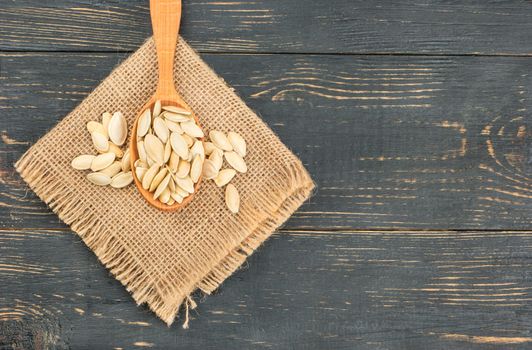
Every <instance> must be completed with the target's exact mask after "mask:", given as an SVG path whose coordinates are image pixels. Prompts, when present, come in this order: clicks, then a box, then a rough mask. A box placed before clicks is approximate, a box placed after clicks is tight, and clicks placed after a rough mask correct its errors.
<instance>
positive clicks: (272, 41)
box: [0, 0, 532, 55]
mask: <svg viewBox="0 0 532 350" xmlns="http://www.w3.org/2000/svg"><path fill="white" fill-rule="evenodd" d="M531 10H532V4H531V3H530V2H528V1H518V0H511V1H478V0H477V1H469V2H467V3H464V2H454V1H431V0H421V1H413V0H408V1H401V2H397V1H391V0H377V1H361V0H336V1H327V0H319V1H316V0H315V1H282V0H258V1H218V0H191V1H185V2H184V4H183V11H184V18H183V31H182V32H183V35H184V36H185V38H186V39H187V40H188V41H189V42H190V43H191V44H192V45H193V47H194V48H195V49H197V50H200V51H202V52H228V51H231V52H252V53H256V52H308V53H372V54H374V53H416V54H427V53H431V54H471V55H478V54H488V55H505V54H510V55H531V54H532V43H531V40H530V32H531V31H532V11H531ZM148 18H149V11H148V2H147V1H145V0H129V1H118V0H106V1H104V0H93V1H86V0H55V1H53V2H52V1H46V2H43V1H38V0H17V1H2V2H1V3H0V32H1V33H2V35H1V36H0V49H1V50H19V51H20V50H45V51H50V50H52V51H56V50H88V51H116V50H122V51H124V50H125V51H132V50H135V49H136V48H137V47H138V46H139V45H140V44H141V43H142V42H143V41H144V40H145V38H146V37H147V36H149V35H150V32H151V30H150V25H149V20H148Z"/></svg>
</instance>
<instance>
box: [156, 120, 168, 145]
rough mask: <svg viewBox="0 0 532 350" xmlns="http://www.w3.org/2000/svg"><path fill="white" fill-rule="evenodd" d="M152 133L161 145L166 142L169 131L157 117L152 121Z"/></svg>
mask: <svg viewBox="0 0 532 350" xmlns="http://www.w3.org/2000/svg"><path fill="white" fill-rule="evenodd" d="M153 131H154V132H155V135H157V137H158V138H159V139H160V140H161V142H162V143H166V141H168V135H169V130H168V127H167V126H166V123H165V122H164V120H163V119H162V118H160V117H157V118H155V119H154V120H153Z"/></svg>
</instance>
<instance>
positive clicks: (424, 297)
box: [0, 0, 532, 350]
mask: <svg viewBox="0 0 532 350" xmlns="http://www.w3.org/2000/svg"><path fill="white" fill-rule="evenodd" d="M182 33H183V35H184V37H185V38H186V39H187V40H188V41H189V42H190V43H191V45H192V46H193V47H194V48H195V49H196V50H198V51H199V52H200V53H201V54H202V57H203V58H204V59H205V60H206V61H207V62H208V63H209V64H210V65H211V66H212V67H213V68H214V69H215V70H216V72H217V73H218V74H220V75H221V76H222V77H223V78H224V79H225V80H226V81H227V82H228V83H229V84H231V85H232V86H234V88H235V89H236V91H237V93H238V94H239V95H240V96H242V98H243V99H244V100H245V101H246V102H247V103H248V104H249V106H250V107H251V108H253V109H254V110H255V111H257V112H258V113H259V114H260V115H261V116H262V118H264V120H265V121H266V122H267V123H268V124H269V125H270V126H271V127H272V128H273V129H274V131H275V132H276V133H278V135H279V136H280V137H281V139H282V140H283V141H284V142H285V143H286V144H287V145H288V146H289V147H290V148H291V149H292V150H294V152H295V153H296V154H298V155H299V156H300V157H301V159H302V160H303V162H304V163H305V165H306V166H307V168H308V169H309V171H310V173H311V174H312V176H313V177H314V179H315V181H316V182H317V184H318V190H317V191H316V194H315V195H314V197H313V198H312V199H311V200H310V201H308V202H307V203H306V204H305V205H304V206H303V207H301V209H300V210H299V211H298V212H297V213H296V214H295V215H294V216H293V217H292V218H291V219H290V220H289V221H288V222H287V223H286V225H285V226H284V227H283V228H282V229H281V230H279V231H278V232H277V233H276V234H275V235H274V236H273V237H272V238H271V239H270V240H269V241H268V242H267V243H266V244H265V245H264V246H263V247H261V248H260V249H259V251H258V252H257V253H255V255H253V256H252V257H251V258H250V259H249V261H248V262H247V263H246V265H245V266H244V267H243V268H242V269H241V270H240V271H239V272H237V273H236V274H235V275H234V276H232V277H231V278H229V279H228V280H227V281H226V282H225V283H224V284H223V285H222V286H221V288H220V289H219V290H218V292H217V293H216V294H215V295H213V296H210V297H207V298H205V297H203V296H201V295H197V296H196V297H197V299H198V300H199V307H198V309H197V311H195V312H193V313H192V315H191V316H192V318H193V320H192V321H191V328H190V329H189V330H187V331H185V330H183V329H181V327H180V326H179V325H180V323H181V322H177V324H175V325H174V326H172V327H171V328H167V327H166V326H165V325H164V324H163V323H162V322H161V321H160V320H158V319H157V318H156V317H155V316H154V315H153V314H152V313H151V312H150V311H149V310H147V309H146V308H145V307H140V308H138V307H136V306H135V304H134V302H133V301H132V299H131V297H130V296H129V295H128V293H127V292H126V291H125V289H124V288H123V287H122V286H121V285H120V283H118V282H117V281H116V280H114V278H113V277H112V276H110V275H109V273H108V272H107V271H106V270H105V269H104V268H103V267H102V266H101V265H100V264H99V263H98V261H97V259H96V258H95V256H94V255H93V254H92V253H91V252H90V251H89V250H88V249H87V248H86V247H85V246H84V244H83V243H82V242H81V241H80V239H78V238H77V237H76V236H75V235H73V234H72V233H71V231H70V230H69V229H68V227H67V226H65V225H64V224H63V223H61V222H60V220H59V219H58V218H57V217H56V216H55V215H54V214H53V213H52V212H51V211H50V210H49V209H48V208H47V207H46V206H45V205H44V204H43V203H41V201H40V200H39V199H38V198H37V197H36V196H35V195H34V194H33V193H32V192H31V190H28V188H27V187H26V186H25V185H24V183H23V182H22V181H21V179H20V177H19V176H18V175H17V174H16V173H15V171H14V169H13V163H14V161H16V160H17V159H18V158H19V157H20V156H21V154H22V153H23V152H24V151H25V150H26V149H27V148H28V147H29V145H31V144H32V143H33V142H35V141H36V140H37V139H38V138H39V137H40V136H42V135H43V134H44V133H45V132H46V131H47V130H48V129H50V128H51V127H53V126H54V125H55V124H56V123H57V122H58V121H59V120H60V119H61V118H62V117H63V116H64V115H66V114H67V113H68V112H69V111H70V110H71V109H73V108H74V107H75V106H76V105H77V104H78V103H79V102H80V101H81V100H82V99H83V98H84V97H85V96H86V95H87V94H88V93H89V92H90V91H91V90H92V89H93V88H94V87H96V86H97V84H98V82H99V81H100V80H101V79H103V78H104V77H105V76H106V75H107V74H109V72H110V71H111V70H112V69H113V67H115V66H116V65H117V64H119V63H120V62H121V61H122V60H123V59H124V58H126V57H127V56H128V55H129V54H130V53H131V52H132V51H134V50H135V49H136V48H137V47H138V46H139V45H140V44H141V43H142V42H143V41H144V40H145V38H146V37H148V36H149V35H150V23H149V11H148V1H147V0H129V1H125V0H124V1H118V0H54V1H37V0H17V1H14V0H1V1H0V83H1V85H0V116H1V119H0V123H1V124H0V137H1V140H0V349H32V348H36V349H54V348H57V349H69V348H71V349H113V348H114V349H141V348H157V349H173V348H176V349H177V348H183V349H409V350H410V349H435V350H437V349H531V348H532V303H531V300H532V274H531V272H530V271H529V268H530V267H531V265H532V262H531V259H532V141H531V140H532V138H531V136H532V132H531V128H532V125H531V120H532V118H531V117H530V115H531V112H530V110H531V108H532V95H531V90H532V78H531V74H532V2H530V1H523V0H521V1H518V0H511V1H510V0H507V1H488V0H471V1H452V0H416V1H411V0H405V1H400V2H399V1H390V0H375V1H359V0H253V1H242V2H241V1H221V0H184V18H183V23H182Z"/></svg>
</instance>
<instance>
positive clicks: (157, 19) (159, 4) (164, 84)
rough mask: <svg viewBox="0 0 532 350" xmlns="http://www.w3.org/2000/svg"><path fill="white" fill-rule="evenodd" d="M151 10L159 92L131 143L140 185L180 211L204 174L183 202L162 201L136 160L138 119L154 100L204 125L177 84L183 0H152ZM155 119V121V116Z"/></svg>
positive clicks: (158, 203)
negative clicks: (145, 182)
mask: <svg viewBox="0 0 532 350" xmlns="http://www.w3.org/2000/svg"><path fill="white" fill-rule="evenodd" d="M150 14H151V22H152V28H153V39H154V41H155V47H156V51H157V60H158V67H159V83H158V86H157V90H156V91H155V94H154V95H153V96H152V97H151V98H150V100H149V101H148V102H147V103H146V104H145V105H144V106H143V107H142V109H141V110H140V112H139V114H138V115H137V117H136V118H135V122H134V123H133V129H132V131H131V141H130V144H129V153H130V157H131V170H132V173H133V179H134V181H135V185H136V186H137V189H138V190H139V192H140V194H141V195H142V196H143V197H144V198H145V199H146V201H148V203H149V204H151V205H152V206H154V207H156V208H158V209H160V210H164V211H176V210H179V209H181V208H183V207H185V206H186V205H187V204H188V203H190V202H191V201H192V199H193V198H194V194H196V193H197V191H198V189H199V187H200V185H201V180H202V176H200V177H199V179H198V181H197V182H196V183H195V184H194V193H190V194H189V195H188V196H187V197H185V198H184V199H183V201H182V202H181V203H178V202H175V203H174V204H172V205H168V204H165V203H162V202H161V201H159V200H158V199H154V198H153V197H154V194H153V193H151V192H149V191H148V190H145V189H144V188H143V187H142V182H141V181H140V180H139V179H138V178H137V175H136V172H135V162H136V161H137V160H138V159H139V154H138V149H137V126H138V120H139V118H140V117H141V116H142V115H143V113H144V111H146V109H148V108H149V109H150V110H153V106H154V104H155V103H156V102H157V101H161V105H162V106H176V107H180V108H183V109H185V110H187V111H190V112H191V116H192V117H193V119H194V121H195V123H196V125H198V126H199V127H200V128H201V125H200V123H199V120H198V118H197V116H196V115H195V114H194V112H193V111H192V109H191V108H190V107H189V106H188V105H187V103H186V102H185V101H184V100H183V98H182V97H181V96H180V95H179V93H178V92H177V90H176V88H175V85H174V58H175V50H176V47H177V38H178V33H179V23H180V21H181V0H150ZM152 118H153V115H152ZM151 122H153V120H152V121H151ZM197 139H198V140H201V141H202V142H203V139H204V138H203V137H202V138H197ZM163 166H164V165H163Z"/></svg>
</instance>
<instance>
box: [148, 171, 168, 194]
mask: <svg viewBox="0 0 532 350" xmlns="http://www.w3.org/2000/svg"><path fill="white" fill-rule="evenodd" d="M167 173H168V169H166V168H161V170H159V172H158V173H157V175H155V177H154V178H153V180H152V182H151V184H150V188H149V189H148V191H150V192H153V191H155V189H156V188H157V186H159V184H160V183H161V181H163V179H164V178H165V176H166V174H167Z"/></svg>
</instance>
